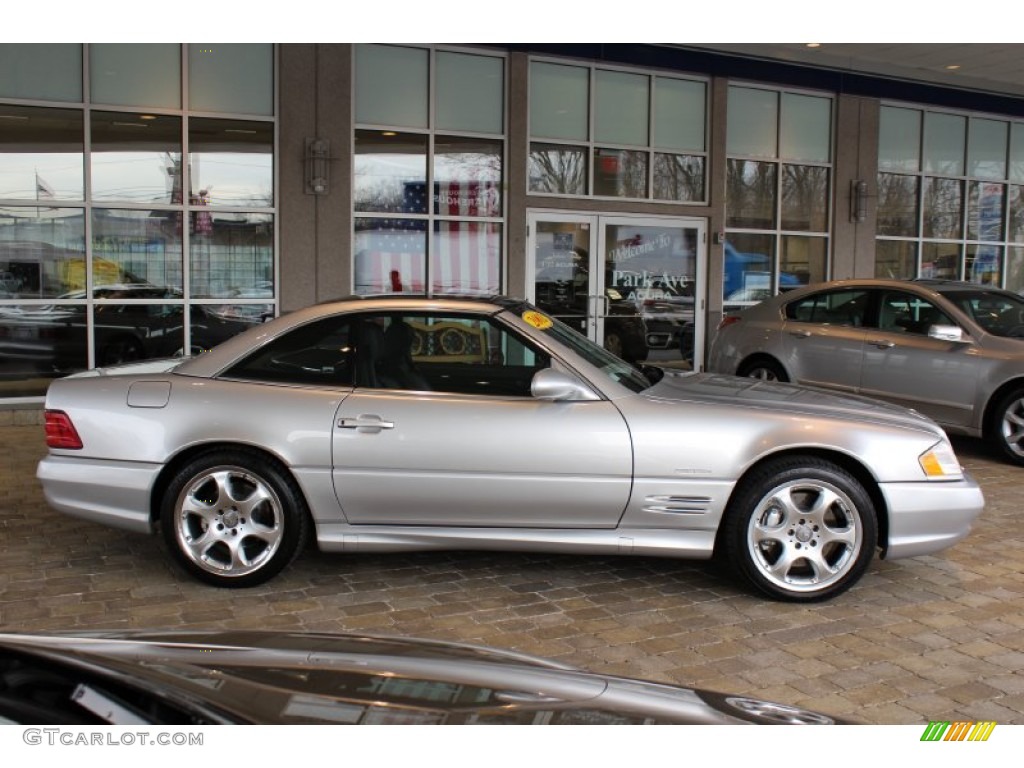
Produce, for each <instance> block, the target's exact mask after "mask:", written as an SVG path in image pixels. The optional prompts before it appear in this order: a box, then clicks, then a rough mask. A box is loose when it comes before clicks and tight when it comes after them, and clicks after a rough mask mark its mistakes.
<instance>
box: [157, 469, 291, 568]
mask: <svg viewBox="0 0 1024 768" xmlns="http://www.w3.org/2000/svg"><path fill="white" fill-rule="evenodd" d="M307 517H308V513H307V510H306V505H305V502H304V500H303V498H302V494H301V492H300V491H299V489H298V486H297V485H296V483H295V481H294V480H293V479H292V478H291V476H290V475H288V474H287V473H286V472H285V471H284V470H283V469H281V468H280V467H278V466H277V465H276V464H275V463H273V462H271V461H270V460H268V459H266V458H265V457H263V456H261V455H259V454H256V453H250V452H247V451H238V452H234V451H213V452H210V453H207V454H203V455H201V456H199V457H198V458H196V459H194V460H193V461H191V462H190V463H189V464H188V465H187V466H185V467H183V468H182V469H181V470H180V471H179V472H178V473H177V474H176V475H175V476H174V478H173V479H172V480H171V483H170V485H169V486H168V488H167V492H166V494H165V495H164V501H163V506H162V508H161V511H160V524H161V529H162V533H163V536H164V541H165V542H166V543H167V546H168V547H169V548H170V550H171V552H172V554H173V555H174V557H175V559H176V560H177V561H178V563H179V564H180V565H181V566H182V567H183V568H184V569H185V570H186V571H188V572H189V573H190V574H192V575H193V576H195V577H196V578H198V579H200V580H201V581H205V582H207V583H208V584H214V585H216V586H219V587H251V586H255V585H257V584H261V583H263V582H265V581H267V580H268V579H270V578H271V577H273V576H275V575H277V574H278V573H279V572H280V571H281V569H283V568H284V567H285V566H286V565H288V563H290V562H291V561H292V560H293V559H294V558H295V556H296V555H297V554H298V552H299V550H300V549H301V546H302V544H303V543H304V542H305V539H306V535H307Z"/></svg>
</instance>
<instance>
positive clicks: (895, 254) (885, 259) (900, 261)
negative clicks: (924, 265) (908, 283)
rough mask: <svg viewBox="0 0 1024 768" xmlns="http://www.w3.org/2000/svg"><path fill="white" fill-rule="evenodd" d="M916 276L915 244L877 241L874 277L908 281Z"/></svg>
mask: <svg viewBox="0 0 1024 768" xmlns="http://www.w3.org/2000/svg"><path fill="white" fill-rule="evenodd" d="M916 276H917V243H914V242H908V241H906V240H879V241H878V243H877V244H876V246H875V277H879V278H887V279H890V280H910V279H912V278H914V277H916Z"/></svg>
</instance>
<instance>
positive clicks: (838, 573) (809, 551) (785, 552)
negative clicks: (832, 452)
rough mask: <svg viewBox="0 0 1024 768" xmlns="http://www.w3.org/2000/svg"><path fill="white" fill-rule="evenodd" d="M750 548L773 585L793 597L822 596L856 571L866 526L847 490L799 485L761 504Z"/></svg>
mask: <svg viewBox="0 0 1024 768" xmlns="http://www.w3.org/2000/svg"><path fill="white" fill-rule="evenodd" d="M746 543H747V551H748V553H749V555H750V559H751V561H752V563H753V565H754V567H755V568H756V569H757V570H758V572H759V573H760V574H761V576H762V577H763V578H765V579H766V580H767V581H769V582H770V583H772V584H774V585H776V586H777V587H780V588H782V589H784V590H787V591H790V592H811V591H819V590H822V589H825V588H827V587H829V586H830V585H831V584H833V583H835V582H838V581H840V580H842V579H843V578H844V577H845V576H846V575H847V573H848V572H849V571H850V570H851V569H852V568H854V567H855V565H856V563H857V560H858V555H859V553H860V552H861V549H862V548H863V547H864V526H863V524H862V521H861V514H860V512H859V511H858V509H857V506H856V505H855V504H854V502H853V501H852V500H851V499H850V497H849V496H848V495H847V494H846V493H844V492H843V491H842V490H840V489H839V488H837V487H836V486H834V485H832V484H831V483H827V482H825V481H823V480H817V479H805V480H795V481H791V482H787V483H783V484H781V485H779V486H777V487H776V488H774V489H772V490H771V491H769V492H768V493H767V494H766V495H765V496H764V497H763V498H762V499H761V501H760V502H758V504H757V506H756V508H755V511H754V513H753V514H752V515H751V516H750V519H749V523H748V525H747V536H746Z"/></svg>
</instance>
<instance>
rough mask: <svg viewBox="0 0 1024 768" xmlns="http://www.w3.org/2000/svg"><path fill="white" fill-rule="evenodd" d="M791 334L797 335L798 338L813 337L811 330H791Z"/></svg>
mask: <svg viewBox="0 0 1024 768" xmlns="http://www.w3.org/2000/svg"><path fill="white" fill-rule="evenodd" d="M789 335H790V336H795V337H796V338H798V339H809V338H811V332H810V331H790V332H789Z"/></svg>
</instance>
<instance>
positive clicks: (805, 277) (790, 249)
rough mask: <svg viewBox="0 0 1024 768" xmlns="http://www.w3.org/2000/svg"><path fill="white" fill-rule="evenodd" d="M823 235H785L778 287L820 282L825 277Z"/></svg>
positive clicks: (825, 242)
mask: <svg viewBox="0 0 1024 768" xmlns="http://www.w3.org/2000/svg"><path fill="white" fill-rule="evenodd" d="M827 246H828V240H826V239H825V238H824V237H799V236H795V235H785V236H783V238H782V253H781V254H780V259H779V268H780V271H779V288H780V289H786V288H794V287H796V286H797V285H810V284H812V283H821V282H824V281H825V280H826V279H827V274H828V267H827V260H826V259H827V256H826V248H827Z"/></svg>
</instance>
